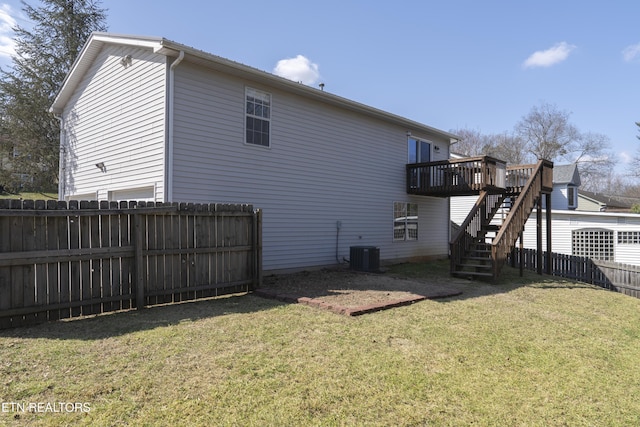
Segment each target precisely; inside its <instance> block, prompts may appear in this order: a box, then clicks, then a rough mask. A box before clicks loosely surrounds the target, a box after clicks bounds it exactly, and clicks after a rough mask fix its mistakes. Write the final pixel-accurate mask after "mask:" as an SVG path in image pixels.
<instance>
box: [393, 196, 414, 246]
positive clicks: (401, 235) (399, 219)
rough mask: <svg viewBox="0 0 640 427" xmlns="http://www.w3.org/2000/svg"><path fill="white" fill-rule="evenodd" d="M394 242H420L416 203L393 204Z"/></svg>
mask: <svg viewBox="0 0 640 427" xmlns="http://www.w3.org/2000/svg"><path fill="white" fill-rule="evenodd" d="M393 240H418V205H417V204H416V203H405V202H394V203H393Z"/></svg>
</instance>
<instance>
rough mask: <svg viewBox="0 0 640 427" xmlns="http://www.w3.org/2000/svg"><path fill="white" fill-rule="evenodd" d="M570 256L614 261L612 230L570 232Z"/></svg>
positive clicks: (593, 229)
mask: <svg viewBox="0 0 640 427" xmlns="http://www.w3.org/2000/svg"><path fill="white" fill-rule="evenodd" d="M571 253H572V255H576V256H582V257H587V258H591V259H599V260H603V261H614V258H615V257H614V251H613V230H607V229H604V228H590V229H582V230H573V231H572V232H571Z"/></svg>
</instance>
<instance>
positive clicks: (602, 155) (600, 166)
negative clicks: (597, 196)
mask: <svg viewBox="0 0 640 427" xmlns="http://www.w3.org/2000/svg"><path fill="white" fill-rule="evenodd" d="M610 146H611V142H610V140H609V137H608V136H606V135H602V134H599V133H593V132H587V133H583V134H581V135H580V138H579V140H578V141H577V143H576V144H575V147H574V148H575V151H574V152H573V153H570V154H571V156H572V157H573V158H572V159H571V160H572V161H573V162H575V163H577V164H578V169H579V170H580V180H581V181H582V188H584V189H585V190H587V191H598V190H600V189H599V188H598V186H599V182H600V178H601V177H602V176H607V175H610V174H611V173H612V171H613V167H614V165H615V161H614V160H613V159H614V156H613V154H612V153H611V152H610Z"/></svg>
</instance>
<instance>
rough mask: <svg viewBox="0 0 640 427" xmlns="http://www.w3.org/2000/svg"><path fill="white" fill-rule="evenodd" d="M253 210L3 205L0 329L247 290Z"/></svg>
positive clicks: (256, 279)
mask: <svg viewBox="0 0 640 427" xmlns="http://www.w3.org/2000/svg"><path fill="white" fill-rule="evenodd" d="M261 230H262V215H261V211H260V210H254V209H253V207H252V206H251V205H230V204H193V203H179V204H178V203H153V202H105V201H101V202H98V201H80V202H77V201H70V202H68V203H67V202H59V201H46V202H45V201H42V200H38V201H33V200H25V201H21V200H0V329H2V328H8V327H14V326H20V325H27V324H33V323H40V322H43V321H49V320H58V319H64V318H70V317H77V316H84V315H89V314H99V313H107V312H111V311H117V310H126V309H130V308H134V307H135V308H141V307H143V306H150V305H156V304H167V303H175V302H181V301H186V300H193V299H198V298H206V297H211V296H217V295H223V294H228V293H233V292H246V291H249V290H252V289H254V288H255V287H257V286H258V284H259V283H260V281H261V276H262V243H261V238H262V237H261Z"/></svg>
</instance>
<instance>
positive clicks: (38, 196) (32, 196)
mask: <svg viewBox="0 0 640 427" xmlns="http://www.w3.org/2000/svg"><path fill="white" fill-rule="evenodd" d="M0 199H22V200H58V194H57V193H39V192H36V193H17V194H13V193H1V192H0Z"/></svg>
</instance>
